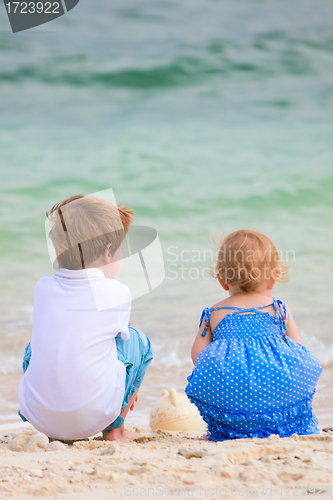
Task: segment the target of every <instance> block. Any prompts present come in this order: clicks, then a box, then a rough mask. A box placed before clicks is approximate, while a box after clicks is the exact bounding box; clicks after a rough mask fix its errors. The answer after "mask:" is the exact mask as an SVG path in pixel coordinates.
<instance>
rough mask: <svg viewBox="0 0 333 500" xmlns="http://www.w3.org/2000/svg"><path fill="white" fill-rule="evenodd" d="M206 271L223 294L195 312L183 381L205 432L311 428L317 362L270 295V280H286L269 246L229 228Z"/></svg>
mask: <svg viewBox="0 0 333 500" xmlns="http://www.w3.org/2000/svg"><path fill="white" fill-rule="evenodd" d="M214 277H217V279H218V281H219V283H220V285H221V286H222V288H224V290H226V291H228V292H229V298H227V299H225V300H222V301H221V302H218V303H217V304H215V305H214V306H213V307H211V308H208V307H207V308H206V309H204V311H203V313H202V316H201V320H200V329H199V332H198V334H197V336H196V338H195V341H194V344H193V347H192V353H191V355H192V360H193V363H194V364H195V367H194V370H193V372H192V374H191V375H190V376H189V377H188V381H189V383H188V385H187V387H186V394H187V395H188V397H189V398H190V400H191V402H192V403H194V404H195V405H196V406H197V408H198V409H199V411H200V414H201V416H202V417H203V419H204V420H205V422H206V423H207V425H208V432H207V438H208V439H210V440H215V441H222V440H225V439H234V438H249V437H260V438H264V437H268V436H269V435H270V434H278V435H279V436H280V437H287V436H291V435H292V434H294V433H296V434H318V433H319V430H318V428H317V423H318V421H317V419H316V417H315V415H314V414H313V413H312V408H311V403H312V398H313V395H314V392H315V387H316V383H317V380H318V378H319V376H320V374H321V371H322V369H321V366H320V365H319V363H318V362H317V361H316V359H315V358H314V357H313V356H312V355H311V353H310V352H309V351H308V350H307V349H306V348H305V347H303V346H302V345H301V340H300V337H299V334H298V331H297V327H296V325H295V322H294V319H293V317H292V314H291V312H290V310H289V307H288V306H287V305H286V304H285V303H284V302H282V301H281V300H276V299H274V298H273V299H272V298H271V292H272V290H273V287H274V284H275V282H276V281H279V282H285V281H287V280H288V267H287V266H285V265H284V264H283V263H282V260H281V258H280V255H279V253H278V251H277V249H276V247H275V246H274V244H273V243H272V241H271V240H270V239H269V238H268V237H267V236H265V235H264V234H261V233H259V232H257V231H252V230H241V231H236V232H234V233H232V234H230V235H229V236H227V237H226V238H225V239H224V240H223V242H222V245H221V248H220V250H219V254H218V262H217V265H216V268H215V273H214ZM203 319H204V321H203Z"/></svg>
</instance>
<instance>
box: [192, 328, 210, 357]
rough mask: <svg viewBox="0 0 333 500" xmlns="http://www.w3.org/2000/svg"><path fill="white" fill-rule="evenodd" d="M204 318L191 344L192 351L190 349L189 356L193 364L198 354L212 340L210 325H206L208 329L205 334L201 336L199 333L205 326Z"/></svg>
mask: <svg viewBox="0 0 333 500" xmlns="http://www.w3.org/2000/svg"><path fill="white" fill-rule="evenodd" d="M205 325H206V323H205V320H203V321H202V323H201V326H200V329H199V331H198V333H197V336H196V337H195V340H194V342H193V346H192V351H191V358H192V361H193V364H194V365H195V363H196V361H197V357H198V355H199V354H200V353H201V352H202V351H203V350H204V349H206V347H207V346H208V345H209V344H210V343H211V342H213V335H212V331H211V329H210V325H208V329H207V331H206V335H205V336H204V337H202V336H201V333H202V332H203V329H204V328H205Z"/></svg>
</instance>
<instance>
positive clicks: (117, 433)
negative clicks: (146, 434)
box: [103, 426, 138, 441]
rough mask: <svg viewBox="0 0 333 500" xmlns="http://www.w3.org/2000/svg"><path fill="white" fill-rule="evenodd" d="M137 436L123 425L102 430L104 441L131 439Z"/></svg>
mask: <svg viewBox="0 0 333 500" xmlns="http://www.w3.org/2000/svg"><path fill="white" fill-rule="evenodd" d="M137 437H138V434H137V433H135V432H130V431H127V430H126V429H125V427H123V426H122V427H118V429H111V430H110V431H104V432H103V439H104V441H133V440H134V439H135V438H137Z"/></svg>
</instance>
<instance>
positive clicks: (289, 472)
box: [0, 429, 333, 500]
mask: <svg viewBox="0 0 333 500" xmlns="http://www.w3.org/2000/svg"><path fill="white" fill-rule="evenodd" d="M199 436H201V433H199V432H194V431H193V432H165V431H157V432H155V433H141V434H139V437H138V439H137V440H136V441H135V442H126V443H121V442H113V443H110V442H105V441H100V440H89V441H78V442H75V443H74V444H73V445H72V446H69V445H64V444H62V443H59V442H53V443H51V444H48V440H47V438H46V436H44V435H41V434H39V433H36V432H35V431H34V430H32V429H27V430H25V431H23V432H21V433H20V434H18V435H16V436H15V435H14V436H13V435H11V436H10V437H7V438H2V442H1V445H0V466H1V471H2V472H1V482H0V498H5V497H7V496H13V497H14V498H20V499H22V500H23V499H25V498H31V495H34V496H37V497H38V496H42V497H44V498H45V496H49V497H50V496H51V497H54V498H63V499H66V500H69V499H76V498H77V499H81V500H83V499H95V498H96V499H118V498H119V499H121V498H136V497H138V498H152V497H155V498H158V497H161V498H163V497H166V498H168V497H172V496H178V497H179V498H182V497H184V498H194V499H199V498H213V499H218V498H223V497H224V498H242V497H246V498H248V497H251V498H267V496H270V497H271V498H283V497H289V498H290V497H295V496H302V495H301V494H303V495H306V493H308V495H311V494H312V495H313V496H316V498H318V497H323V498H333V492H332V487H333V432H332V431H331V432H326V433H324V432H321V435H318V436H316V435H312V436H296V435H294V436H292V437H291V438H284V439H280V438H279V437H277V436H271V437H270V438H268V439H256V438H254V439H241V440H233V441H225V442H220V443H212V442H207V441H204V440H202V439H201V438H200V437H199ZM13 450H16V451H13ZM177 488H179V490H178V495H176V491H175V490H176V489H177ZM200 488H201V489H200ZM330 488H331V489H330ZM263 493H266V494H263Z"/></svg>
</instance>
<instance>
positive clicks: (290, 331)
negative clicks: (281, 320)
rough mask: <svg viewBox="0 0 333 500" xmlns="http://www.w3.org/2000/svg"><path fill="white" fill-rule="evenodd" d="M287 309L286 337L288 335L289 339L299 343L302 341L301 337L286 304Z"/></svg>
mask: <svg viewBox="0 0 333 500" xmlns="http://www.w3.org/2000/svg"><path fill="white" fill-rule="evenodd" d="M287 309H288V311H289V319H288V323H287V332H286V333H287V335H288V337H290V338H291V339H293V340H295V341H296V342H298V343H299V344H301V343H302V341H301V337H300V336H299V333H298V330H297V326H296V323H295V320H294V318H293V315H292V314H291V311H290V309H289V307H288V306H287Z"/></svg>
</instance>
